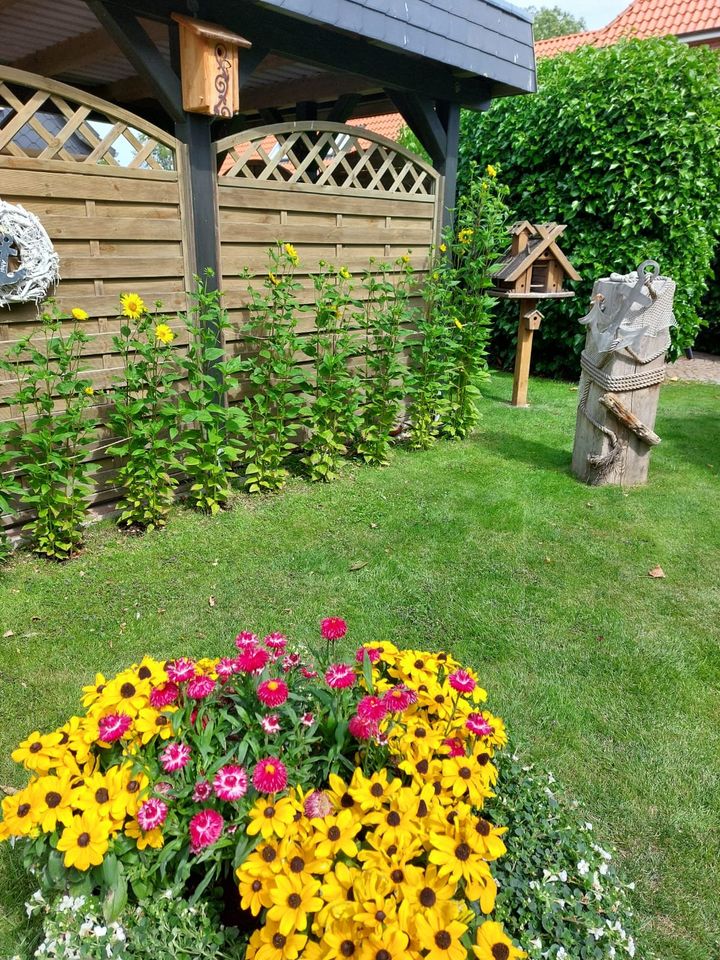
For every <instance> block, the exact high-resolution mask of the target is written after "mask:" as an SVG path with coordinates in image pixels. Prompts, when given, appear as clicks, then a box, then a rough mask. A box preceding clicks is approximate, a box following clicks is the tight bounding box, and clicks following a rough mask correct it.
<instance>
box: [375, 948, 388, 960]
mask: <svg viewBox="0 0 720 960" xmlns="http://www.w3.org/2000/svg"><path fill="white" fill-rule="evenodd" d="M375 960H390V954H389V953H388V952H387V950H378V952H377V953H376V954H375Z"/></svg>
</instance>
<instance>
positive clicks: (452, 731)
mask: <svg viewBox="0 0 720 960" xmlns="http://www.w3.org/2000/svg"><path fill="white" fill-rule="evenodd" d="M345 630H346V627H345V624H344V622H343V621H342V620H339V619H337V618H328V619H326V620H324V621H323V623H322V630H321V632H322V637H323V640H324V646H323V649H318V650H316V651H303V652H302V653H301V652H299V651H297V650H295V651H292V650H291V649H290V647H289V645H288V643H287V640H286V638H285V637H284V636H283V635H281V634H271V635H269V636H267V637H265V638H264V639H263V640H259V639H258V638H257V637H255V636H254V635H253V634H250V633H241V634H240V635H239V636H238V637H237V639H236V641H235V644H236V648H237V649H236V650H235V651H233V656H227V657H223V658H221V659H212V660H211V659H204V660H199V661H191V660H189V659H186V658H179V659H176V660H173V661H169V662H167V663H161V662H158V661H156V660H153V659H151V658H149V657H145V658H144V659H143V660H142V661H141V663H139V664H136V665H134V666H132V667H130V668H129V669H127V670H124V671H123V672H121V673H120V674H118V675H117V676H116V677H114V678H112V679H110V680H106V679H105V677H103V676H102V675H98V676H97V677H96V680H95V682H94V683H93V684H91V685H90V686H88V687H85V688H84V690H83V704H84V706H85V708H86V709H85V713H84V715H82V716H75V717H72V718H70V720H69V721H68V722H67V723H66V724H65V725H64V726H62V727H60V728H59V729H58V730H56V731H53V732H52V733H47V734H42V733H40V732H39V731H34V732H33V733H31V734H30V736H29V737H27V738H26V739H25V740H24V741H23V742H22V743H21V744H20V746H19V747H18V749H17V750H16V751H14V753H13V759H15V760H16V761H18V762H20V763H22V764H23V765H24V766H25V767H26V768H27V769H28V770H29V771H30V773H31V779H30V782H29V784H28V785H27V786H26V787H25V788H24V789H23V790H21V791H20V792H18V793H17V794H15V795H13V796H11V797H8V798H6V799H5V800H4V801H3V803H2V812H3V820H2V822H1V823H0V838H1V839H7V838H11V839H12V840H13V842H14V843H19V844H20V847H21V849H22V852H23V857H24V860H25V863H26V866H27V867H28V869H29V870H30V871H31V872H32V873H33V874H34V875H35V876H36V877H37V879H38V882H39V887H40V889H39V891H38V893H37V894H36V896H35V899H34V904H31V909H37V910H40V909H42V910H44V911H45V912H46V914H49V915H50V920H49V921H48V922H47V923H46V940H45V943H44V945H43V947H41V950H42V951H43V952H42V953H41V954H39V955H47V956H56V957H70V956H75V955H76V954H74V953H72V952H71V950H70V947H69V946H67V945H68V944H70V943H71V942H74V941H72V937H73V936H79V933H78V927H77V924H76V925H75V927H74V928H73V924H72V920H71V918H72V915H73V913H75V912H77V911H79V910H80V908H82V910H83V911H84V912H85V920H84V921H83V922H84V924H85V927H84V928H83V929H84V934H83V936H85V937H88V936H89V937H91V938H94V942H95V941H96V942H97V950H98V952H97V954H96V953H87V954H84V953H82V954H77V955H78V956H88V957H90V956H93V957H94V956H96V955H97V956H98V957H100V956H104V957H108V958H110V957H115V956H117V957H126V956H127V957H133V956H137V957H141V956H142V957H146V956H147V957H150V956H152V953H146V952H143V951H144V950H145V949H147V943H148V942H149V939H148V937H149V935H148V933H147V928H148V927H152V928H153V929H155V930H159V929H162V928H163V923H164V924H166V925H167V926H169V928H171V929H173V930H174V929H177V937H180V935H181V933H182V937H184V938H185V940H184V941H183V942H186V941H187V942H189V940H188V938H190V940H192V938H193V923H195V926H196V927H197V930H196V932H195V936H196V937H197V941H193V942H196V943H197V944H200V943H209V942H210V939H212V941H213V942H214V943H216V945H217V952H207V953H205V952H203V953H202V955H203V956H212V957H216V956H217V957H220V956H232V957H238V958H241V957H247V958H248V960H252V958H255V957H256V958H258V960H295V958H298V957H302V958H310V960H321V958H323V960H324V958H326V957H327V958H345V960H351V958H358V960H396V958H400V957H403V958H406V957H409V958H421V957H425V958H428V960H464V958H466V957H477V958H478V960H514V958H517V957H521V956H524V955H525V954H524V953H523V952H522V951H521V950H520V949H519V948H518V947H517V946H516V945H515V943H514V942H513V939H512V938H511V936H509V935H508V933H507V932H506V931H505V929H504V928H503V926H502V924H501V923H499V922H497V918H496V916H495V909H496V898H497V893H498V888H497V883H496V879H495V872H496V871H495V867H494V864H495V861H497V860H498V859H499V858H502V857H503V855H504V854H505V853H506V846H505V834H506V830H507V827H506V826H504V825H501V824H502V823H503V822H504V819H505V818H504V817H503V815H502V810H503V803H502V801H503V795H502V784H500V785H498V786H497V788H496V784H497V780H498V767H497V760H498V755H497V752H498V751H501V750H502V748H503V747H504V746H505V744H506V743H507V737H506V733H505V729H504V725H503V723H502V720H500V719H499V718H498V717H496V716H493V714H491V713H490V712H489V711H488V710H487V709H485V707H484V702H485V699H486V694H485V691H484V690H482V688H481V687H480V685H479V683H478V679H477V677H476V675H475V674H474V672H473V671H472V670H469V669H466V668H464V667H462V666H461V665H460V664H459V663H458V662H457V661H456V660H455V659H454V658H453V657H452V656H450V655H449V654H447V653H443V652H436V653H427V652H422V651H417V650H401V649H398V648H397V647H396V646H394V645H393V644H392V643H389V642H381V643H373V644H368V645H365V646H363V647H361V648H360V649H358V650H357V651H356V654H355V656H354V658H352V662H339V661H337V660H335V659H334V658H333V657H332V656H331V655H332V653H333V647H334V644H335V642H336V641H337V640H340V639H342V638H343V636H344V634H345ZM488 802H490V803H491V804H493V803H494V807H493V809H496V810H497V811H498V812H499V814H500V815H499V816H493V815H490V814H488V812H487V808H486V803H488ZM508 886H509V888H510V889H511V888H512V884H509V885H508ZM511 892H512V891H511ZM503 893H504V892H501V896H500V898H499V901H498V902H499V904H500V913H499V915H502V916H504V917H506V918H507V919H508V921H509V928H510V930H511V932H512V921H513V916H512V914H513V911H512V910H510V911H509V910H508V905H509V901H508V896H507V895H505V896H504V900H503ZM163 897H164V898H165V901H166V903H167V909H165V911H164V912H163V907H162V901H163ZM530 899H532V894H531V895H530ZM53 905H54V906H53ZM59 905H60V906H62V909H60V906H59ZM73 905H74V906H73ZM81 912H82V911H81ZM516 912H517V911H516ZM526 914H527V916H526V917H525V918H524V920H523V923H522V924H520V925H519V926H518V930H522V931H523V932H527V933H528V935H530V934H532V933H533V932H535V931H536V926H533V923H535V919H534V917H533V916H531V914H532V911H531V910H528V911H526ZM163 917H164V918H165V919H164V920H163V919H162V918H163ZM528 917H529V918H530V919H528ZM148 918H150V919H148ZM193 918H196V920H193ZM538 922H540V921H538ZM143 925H144V926H143ZM143 929H145V930H146V932H145V933H143V932H142V931H143ZM48 930H50V931H51V935H50V934H49V933H48ZM207 930H214V931H215V934H216V936H215V935H213V937H212V938H210V937H209V934H207ZM73 931H74V932H73ZM133 931H134V932H133ZM168 936H169V934H168ZM201 938H202V939H201ZM50 942H52V944H54V947H53V950H55V951H56V952H50V951H49V948H48V947H47V944H48V943H50ZM167 942H170V940H168V941H167ZM58 944H60V945H61V946H62V944H65V945H66V946H67V952H65V953H64V952H57V951H58V949H59V948H58ZM221 948H222V952H220V950H221ZM63 949H65V948H63ZM562 949H564V948H562ZM193 950H196V951H199V950H200V947H199V946H197V945H196V946H195V947H186V950H185V952H177V953H172V952H170V953H169V954H168V955H169V956H178V957H179V956H183V957H186V956H187V957H190V956H194V955H195V954H194V953H193ZM208 951H209V948H208ZM547 955H550V954H547V953H543V956H547ZM552 955H553V956H555V955H558V956H562V954H554V953H553V954H552ZM592 955H593V954H590V953H588V954H587V956H592ZM602 955H604V954H602Z"/></svg>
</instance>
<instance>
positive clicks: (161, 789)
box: [153, 780, 173, 797]
mask: <svg viewBox="0 0 720 960" xmlns="http://www.w3.org/2000/svg"><path fill="white" fill-rule="evenodd" d="M172 788H173V785H172V784H171V783H168V782H167V780H160V781H159V782H158V783H156V784H155V786H154V787H153V790H154V791H155V793H159V794H160V796H161V797H164V796H167V794H168V793H172Z"/></svg>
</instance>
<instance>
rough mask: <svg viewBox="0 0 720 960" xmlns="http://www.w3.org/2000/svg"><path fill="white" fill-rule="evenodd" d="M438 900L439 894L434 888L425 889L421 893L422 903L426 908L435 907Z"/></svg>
mask: <svg viewBox="0 0 720 960" xmlns="http://www.w3.org/2000/svg"><path fill="white" fill-rule="evenodd" d="M436 900H437V894H436V893H435V891H434V890H433V889H432V887H423V888H422V890H421V891H420V903H421V904H422V905H423V906H424V907H434V906H435V901H436Z"/></svg>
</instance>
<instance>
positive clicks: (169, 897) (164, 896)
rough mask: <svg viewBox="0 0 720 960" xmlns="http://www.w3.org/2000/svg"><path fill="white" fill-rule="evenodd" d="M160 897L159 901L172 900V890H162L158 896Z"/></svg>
mask: <svg viewBox="0 0 720 960" xmlns="http://www.w3.org/2000/svg"><path fill="white" fill-rule="evenodd" d="M160 897H161V899H163V900H172V898H173V892H172V890H171V889H170V887H168V889H167V890H163V892H162V893H161V894H160Z"/></svg>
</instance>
